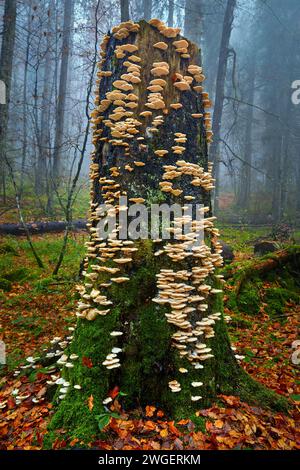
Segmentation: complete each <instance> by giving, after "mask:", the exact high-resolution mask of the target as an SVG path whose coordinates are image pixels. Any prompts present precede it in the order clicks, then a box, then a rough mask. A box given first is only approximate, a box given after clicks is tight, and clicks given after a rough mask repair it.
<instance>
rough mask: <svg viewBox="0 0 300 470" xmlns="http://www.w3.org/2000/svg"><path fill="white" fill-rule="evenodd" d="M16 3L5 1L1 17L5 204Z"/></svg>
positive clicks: (0, 144)
mask: <svg viewBox="0 0 300 470" xmlns="http://www.w3.org/2000/svg"><path fill="white" fill-rule="evenodd" d="M16 15H17V1H16V0H6V1H5V6H4V16H3V36H2V46H1V56H0V80H1V81H2V82H4V84H5V95H6V96H5V101H6V103H5V104H0V171H1V183H2V190H3V193H2V194H3V200H4V202H5V170H4V169H5V156H6V150H7V125H8V109H9V101H10V88H11V77H12V65H13V57H14V44H15V34H16Z"/></svg>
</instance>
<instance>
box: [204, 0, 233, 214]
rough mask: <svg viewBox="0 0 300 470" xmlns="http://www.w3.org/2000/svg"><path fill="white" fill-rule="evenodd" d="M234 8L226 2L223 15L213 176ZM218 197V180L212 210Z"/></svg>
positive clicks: (217, 164) (216, 166)
mask: <svg viewBox="0 0 300 470" xmlns="http://www.w3.org/2000/svg"><path fill="white" fill-rule="evenodd" d="M235 6H236V0H228V1H227V5H226V10H225V15H224V22H223V30H222V38H221V44H220V52H219V64H218V72H217V81H216V94H215V104H214V114H213V124H212V131H213V135H214V141H213V143H212V144H211V147H210V154H209V156H210V160H211V161H212V162H213V163H214V171H215V175H219V172H220V157H219V147H220V135H221V123H222V113H223V102H224V90H225V81H226V71H227V62H228V52H229V50H228V49H229V40H230V35H231V29H232V23H233V19H234V9H235ZM218 197H219V179H218V180H217V181H216V189H215V197H214V209H215V211H218Z"/></svg>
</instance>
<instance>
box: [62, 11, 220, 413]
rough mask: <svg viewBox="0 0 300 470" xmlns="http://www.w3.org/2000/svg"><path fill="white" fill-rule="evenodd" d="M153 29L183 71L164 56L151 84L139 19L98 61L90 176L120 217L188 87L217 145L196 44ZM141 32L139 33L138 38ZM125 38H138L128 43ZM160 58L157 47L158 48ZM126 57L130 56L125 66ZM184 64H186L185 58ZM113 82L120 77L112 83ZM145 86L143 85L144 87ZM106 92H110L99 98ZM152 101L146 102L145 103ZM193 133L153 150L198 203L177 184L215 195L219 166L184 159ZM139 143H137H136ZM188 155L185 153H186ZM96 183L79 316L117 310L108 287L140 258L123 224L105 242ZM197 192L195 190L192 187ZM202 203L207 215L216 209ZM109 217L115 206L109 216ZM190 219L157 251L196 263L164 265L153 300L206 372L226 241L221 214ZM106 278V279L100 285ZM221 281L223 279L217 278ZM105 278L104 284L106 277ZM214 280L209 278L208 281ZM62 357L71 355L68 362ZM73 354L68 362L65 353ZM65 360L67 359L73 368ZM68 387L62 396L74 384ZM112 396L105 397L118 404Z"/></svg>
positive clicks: (167, 174)
mask: <svg viewBox="0 0 300 470" xmlns="http://www.w3.org/2000/svg"><path fill="white" fill-rule="evenodd" d="M149 23H150V25H151V26H152V27H153V28H155V29H157V30H158V31H159V32H160V34H161V35H162V40H161V41H159V42H156V43H154V44H153V45H152V47H153V48H154V49H156V50H157V51H161V54H164V52H165V51H166V50H167V49H168V48H170V49H171V48H173V50H174V51H175V55H177V54H178V55H179V62H180V63H181V60H182V59H184V62H185V65H184V72H183V71H181V70H178V71H176V73H175V75H174V74H173V75H172V77H171V76H170V67H169V64H168V63H167V62H166V61H165V60H161V61H155V62H153V64H152V68H151V71H150V78H149V83H148V84H147V83H145V82H144V81H145V80H144V77H143V76H142V74H143V67H145V64H143V61H142V58H141V57H140V56H139V47H138V44H139V42H138V39H139V35H138V32H139V29H140V25H139V24H135V23H133V22H132V21H127V22H123V23H121V24H120V25H119V26H117V27H115V28H113V29H112V33H111V35H106V36H105V37H104V40H103V42H102V44H101V52H100V55H101V60H100V62H99V64H98V69H99V70H98V73H97V81H96V82H97V90H96V98H95V109H94V111H93V112H92V113H91V122H92V127H93V140H92V141H93V144H94V145H95V151H94V152H93V153H92V162H91V166H90V179H91V181H92V182H93V181H97V182H99V184H100V188H101V195H102V198H103V200H104V201H105V202H106V203H108V204H111V205H112V206H113V209H112V210H113V211H114V212H115V213H118V212H120V211H121V210H122V209H125V210H126V209H128V208H122V207H121V206H120V205H119V198H120V196H125V195H126V194H127V191H126V189H124V188H122V186H121V181H122V180H120V182H118V181H119V180H118V177H119V176H122V174H124V172H126V171H128V172H133V171H135V169H136V168H137V167H143V166H145V165H146V163H145V161H143V158H142V156H143V154H146V150H147V149H148V147H147V144H146V140H147V138H148V137H149V136H151V135H153V134H154V133H158V132H159V126H162V125H163V124H164V119H165V116H166V115H168V114H169V113H176V112H177V110H180V109H181V108H182V106H183V104H182V103H181V102H180V96H181V93H184V92H186V91H190V92H192V93H197V96H198V95H199V96H201V103H202V108H203V109H204V111H203V113H193V114H191V118H193V119H197V120H201V123H202V124H203V127H204V128H205V134H204V135H205V137H206V140H207V143H210V142H211V139H212V131H211V118H210V113H209V112H208V111H207V109H208V108H209V107H210V105H211V102H210V100H209V97H208V94H207V93H205V92H204V91H203V86H202V82H203V81H204V79H205V76H204V75H203V73H202V68H201V67H200V66H198V65H196V64H191V63H189V60H190V57H191V52H190V47H191V45H190V43H189V42H188V41H187V40H186V39H181V38H180V37H179V39H178V35H179V33H180V29H179V28H170V27H167V26H166V25H164V23H163V22H162V21H160V20H158V19H152V20H150V21H149ZM132 33H134V34H132ZM112 37H113V41H115V42H114V53H115V61H116V63H117V64H120V65H117V68H118V70H121V72H120V74H119V75H118V78H117V79H115V80H113V79H112V75H113V74H114V77H115V73H114V72H113V70H111V68H113V67H112V63H111V61H109V60H106V52H107V45H108V43H109V42H110V41H111V40H112ZM126 38H131V39H132V42H129V40H128V43H126V41H124V40H125V39H126ZM156 54H157V53H156ZM119 61H121V62H119ZM179 62H178V63H179ZM112 80H113V81H112ZM141 82H143V83H142V85H141ZM102 83H104V85H103V87H104V89H105V90H107V89H109V88H108V87H111V89H110V91H107V92H106V93H105V96H103V94H101V93H100V92H99V90H101V85H102ZM142 87H143V88H144V87H146V88H147V94H146V100H145V99H143V100H142V99H141V96H143V95H142V90H141V88H142ZM170 87H173V88H172V89H173V91H172V96H175V97H177V100H175V101H176V102H173V103H168V93H169V90H170ZM100 96H101V98H100ZM143 101H145V102H143ZM132 143H135V144H136V143H137V144H138V147H137V148H138V152H136V150H135V151H134V152H132ZM186 143H187V136H186V134H184V133H182V132H175V133H174V145H173V146H172V148H171V150H170V151H168V150H165V149H156V150H154V151H153V153H154V156H156V157H159V158H166V157H171V158H174V163H173V164H172V165H165V166H164V174H163V180H162V181H161V182H160V183H159V186H160V189H161V191H162V192H165V193H170V194H171V195H172V197H174V198H175V200H176V198H181V199H180V200H181V201H184V202H188V201H193V200H194V199H195V196H193V195H191V194H188V191H186V190H185V191H184V190H183V189H182V188H181V187H180V185H178V186H179V187H177V188H176V187H174V186H173V185H174V181H176V179H180V177H181V176H183V175H184V176H185V177H188V178H189V184H190V187H191V189H192V190H194V191H195V187H199V190H202V191H206V192H208V191H210V190H211V189H212V188H213V177H212V166H211V164H209V166H208V169H207V171H205V170H204V169H203V168H202V167H201V166H200V165H198V164H195V163H191V162H188V161H185V160H184V159H182V160H176V159H177V158H178V155H180V156H182V155H184V152H185V150H186ZM99 145H102V146H104V145H106V146H107V147H108V148H109V149H113V148H116V147H117V148H118V149H120V151H121V150H122V152H123V157H124V158H123V160H124V163H122V164H121V166H113V167H110V168H109V173H110V175H109V176H101V177H100V171H99V163H98V161H97V148H98V146H99ZM135 149H136V147H135ZM182 158H183V157H182ZM93 188H94V186H93V184H92V189H91V200H92V201H91V206H90V215H89V221H88V228H89V231H90V241H89V242H87V244H86V245H87V256H86V258H85V262H84V272H83V276H84V282H83V284H81V285H79V286H77V290H78V293H79V295H80V300H79V302H78V304H77V311H76V315H77V317H79V318H82V319H86V320H88V321H93V320H95V319H96V318H97V317H98V315H101V316H105V315H109V313H110V309H111V307H112V301H111V300H110V298H109V297H110V296H109V288H110V286H112V285H113V284H114V283H115V284H123V283H126V282H129V281H130V277H129V276H128V274H127V273H128V269H126V268H128V267H130V264H131V263H132V261H133V258H132V256H133V254H134V252H135V251H136V250H137V248H135V246H134V242H133V241H131V240H121V239H118V232H119V231H120V226H116V228H115V229H114V231H113V232H114V233H113V234H112V235H111V237H110V238H108V239H106V240H104V239H101V238H99V235H98V231H97V227H96V226H97V223H98V222H99V220H101V217H102V216H103V215H104V214H102V213H100V212H99V211H98V209H97V208H98V202H95V199H96V198H95V195H94V189H93ZM191 192H193V191H191ZM129 202H132V203H142V202H144V199H143V198H141V197H133V198H130V199H129ZM208 210H209V209H208V207H204V208H203V215H204V214H205V213H206V212H207V211H208ZM105 215H109V211H108V213H107V214H105ZM187 219H188V218H186V217H181V218H177V219H175V220H174V226H173V227H172V228H170V231H173V233H174V234H177V233H179V232H180V230H181V227H182V224H184V223H186V222H187V221H188V222H189V223H190V225H191V231H190V232H189V233H187V234H183V235H182V236H179V237H178V238H177V239H176V240H174V241H171V242H168V243H166V244H165V245H164V246H163V247H162V248H161V249H160V250H159V251H157V252H156V255H157V256H159V255H161V254H164V255H166V256H168V257H169V258H170V259H171V261H172V262H174V263H175V265H176V263H181V262H182V261H184V260H185V259H186V258H189V259H190V260H194V262H193V263H192V267H191V268H190V269H189V270H187V269H180V268H179V269H178V270H176V269H175V268H174V269H162V270H161V271H160V272H159V274H158V275H157V288H158V295H157V297H156V298H154V299H153V301H154V302H156V303H157V304H162V305H164V304H166V305H169V306H170V311H169V313H166V317H167V321H168V322H169V323H170V324H172V325H174V326H175V327H176V331H175V332H174V334H173V336H172V345H173V346H174V348H176V349H177V350H178V353H179V355H180V357H182V358H185V359H187V360H188V361H189V362H190V364H191V365H192V367H194V368H195V369H201V368H203V362H204V361H206V360H207V359H209V358H212V357H213V354H212V351H211V348H210V347H208V346H207V344H206V343H205V340H207V339H209V338H212V337H213V336H214V328H213V326H214V324H215V322H216V321H218V320H220V317H221V313H220V312H215V313H212V314H209V315H207V316H206V313H207V310H208V303H209V299H210V296H214V295H216V294H218V293H219V292H221V290H219V289H214V288H212V287H211V285H210V284H209V282H208V281H207V280H209V279H210V278H211V276H212V275H213V274H214V271H215V269H216V268H217V267H219V266H221V265H222V257H221V251H222V247H221V245H220V243H219V242H218V235H219V234H218V230H217V229H216V228H215V227H214V223H213V222H214V217H203V218H202V219H201V220H187ZM200 230H204V231H205V233H206V234H207V236H208V237H209V239H210V246H208V245H206V244H205V243H204V242H203V243H200V244H198V243H196V242H197V234H198V233H199V231H200ZM100 275H101V282H98V280H99V276H100ZM217 277H219V278H220V280H222V279H221V276H217ZM103 279H104V280H103ZM206 281H207V282H206ZM110 335H111V336H112V337H118V336H121V335H123V332H122V331H112V332H111V333H110ZM121 352H122V349H121V348H119V347H113V348H112V350H111V351H108V353H107V356H106V358H105V360H104V361H103V362H102V364H103V366H104V367H105V368H106V369H108V370H110V369H115V368H119V367H120V366H121V363H120V358H119V354H120V353H121ZM62 359H63V360H64V359H65V358H62ZM66 360H67V359H66ZM65 365H66V364H65ZM179 372H180V373H188V370H187V369H186V368H184V367H181V368H179ZM62 385H63V390H62V396H63V395H64V393H63V392H64V391H65V389H66V388H67V387H66V384H65V383H64V384H62ZM201 385H202V383H201V382H191V390H193V389H197V388H198V387H201ZM169 387H170V390H171V391H172V392H180V391H181V386H180V383H179V382H178V381H177V380H176V379H174V380H171V381H170V382H169ZM200 398H201V396H200V395H198V394H197V395H195V394H194V393H191V400H192V401H197V400H199V399H200ZM109 401H110V398H109V397H108V398H106V399H105V400H104V401H103V403H104V404H107V403H109Z"/></svg>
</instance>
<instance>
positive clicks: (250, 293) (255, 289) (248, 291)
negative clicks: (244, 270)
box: [237, 282, 260, 315]
mask: <svg viewBox="0 0 300 470" xmlns="http://www.w3.org/2000/svg"><path fill="white" fill-rule="evenodd" d="M237 306H238V308H239V310H241V311H242V312H247V313H250V314H252V315H257V314H258V313H259V308H260V294H259V286H258V285H257V284H256V283H255V282H247V283H246V284H245V285H244V287H243V290H242V291H241V292H240V294H239V296H238V298H237Z"/></svg>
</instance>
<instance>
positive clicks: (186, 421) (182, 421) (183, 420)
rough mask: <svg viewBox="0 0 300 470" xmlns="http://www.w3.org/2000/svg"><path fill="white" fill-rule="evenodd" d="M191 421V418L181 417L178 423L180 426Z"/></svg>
mask: <svg viewBox="0 0 300 470" xmlns="http://www.w3.org/2000/svg"><path fill="white" fill-rule="evenodd" d="M188 422H189V419H181V420H180V421H178V423H177V424H179V426H185V425H186V424H188Z"/></svg>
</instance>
